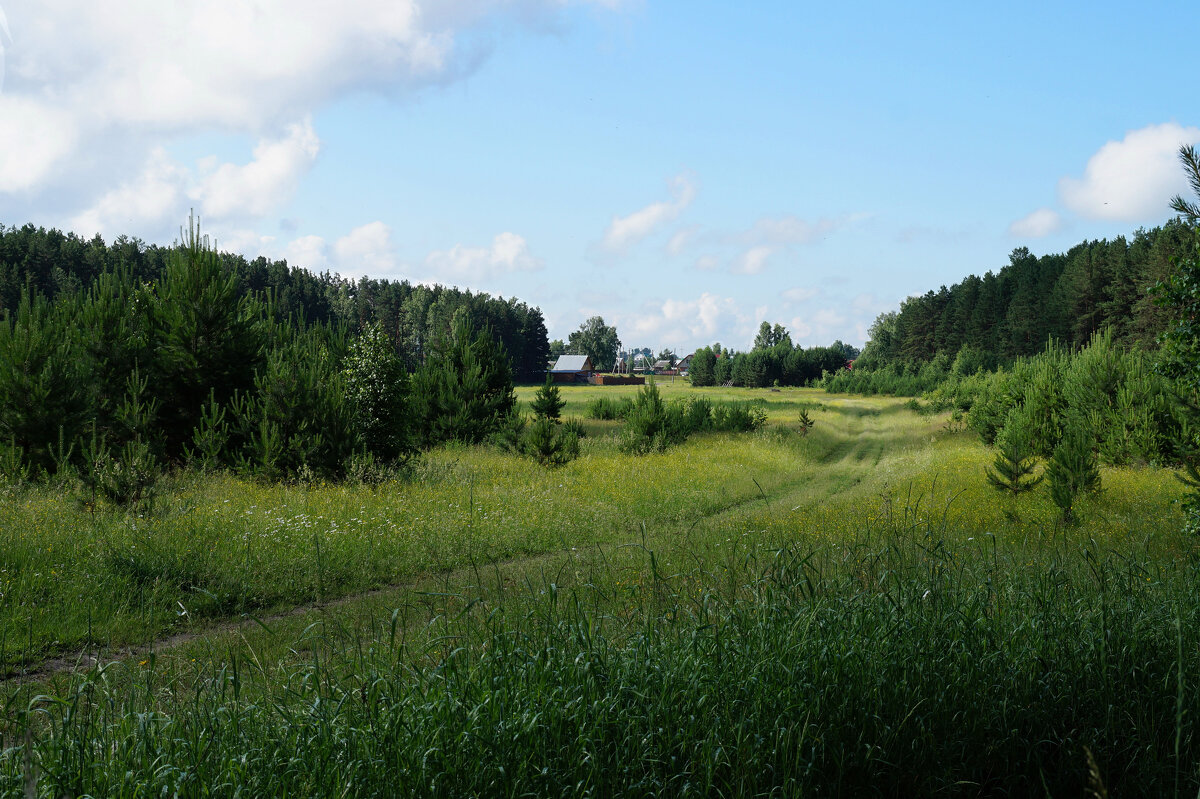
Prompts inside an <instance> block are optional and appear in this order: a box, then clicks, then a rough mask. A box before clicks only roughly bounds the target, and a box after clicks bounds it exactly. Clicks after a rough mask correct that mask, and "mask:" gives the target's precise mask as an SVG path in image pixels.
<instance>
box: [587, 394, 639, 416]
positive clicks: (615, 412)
mask: <svg viewBox="0 0 1200 799" xmlns="http://www.w3.org/2000/svg"><path fill="white" fill-rule="evenodd" d="M632 410H633V400H631V399H630V398H629V397H622V398H621V399H615V398H613V397H596V398H595V399H593V400H590V401H589V402H588V404H587V407H586V409H585V410H584V413H586V414H587V417H588V418H589V419H626V418H628V417H629V413H630V411H632Z"/></svg>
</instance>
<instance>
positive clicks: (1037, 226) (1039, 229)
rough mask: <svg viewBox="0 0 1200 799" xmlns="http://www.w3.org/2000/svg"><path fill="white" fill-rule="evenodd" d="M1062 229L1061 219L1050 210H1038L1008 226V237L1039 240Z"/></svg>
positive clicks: (1055, 212) (1056, 213)
mask: <svg viewBox="0 0 1200 799" xmlns="http://www.w3.org/2000/svg"><path fill="white" fill-rule="evenodd" d="M1061 228H1062V217H1061V216H1059V214H1058V212H1057V211H1055V210H1054V209H1052V208H1039V209H1037V210H1036V211H1034V212H1033V213H1031V214H1029V215H1028V216H1023V217H1021V218H1020V219H1018V220H1016V221H1015V222H1013V223H1012V224H1011V225H1009V226H1008V233H1009V235H1010V236H1016V237H1017V238H1022V239H1039V238H1041V237H1042V236H1049V235H1050V234H1051V233H1056V232H1058V231H1059V230H1060V229H1061Z"/></svg>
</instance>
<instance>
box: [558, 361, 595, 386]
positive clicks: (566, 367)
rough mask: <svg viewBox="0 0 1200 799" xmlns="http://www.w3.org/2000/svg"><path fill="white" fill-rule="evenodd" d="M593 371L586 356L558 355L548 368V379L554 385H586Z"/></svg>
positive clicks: (590, 362)
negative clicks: (552, 364)
mask: <svg viewBox="0 0 1200 799" xmlns="http://www.w3.org/2000/svg"><path fill="white" fill-rule="evenodd" d="M595 371H596V370H595V369H594V368H592V359H591V357H589V356H587V355H560V356H558V360H557V361H555V362H554V366H552V367H551V368H550V379H551V380H553V381H554V382H555V383H586V382H587V381H588V378H589V377H591V376H592V374H593V373H594V372H595Z"/></svg>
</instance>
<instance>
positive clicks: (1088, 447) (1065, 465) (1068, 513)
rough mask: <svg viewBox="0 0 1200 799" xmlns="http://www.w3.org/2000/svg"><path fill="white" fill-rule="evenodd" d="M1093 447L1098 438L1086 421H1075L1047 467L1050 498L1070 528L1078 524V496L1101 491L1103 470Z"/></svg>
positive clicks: (1076, 419)
mask: <svg viewBox="0 0 1200 799" xmlns="http://www.w3.org/2000/svg"><path fill="white" fill-rule="evenodd" d="M1094 444H1095V436H1094V435H1093V434H1092V432H1091V430H1090V429H1089V428H1088V426H1087V425H1086V424H1085V423H1084V422H1083V420H1082V419H1079V418H1075V419H1072V420H1070V421H1069V422H1068V423H1067V427H1066V430H1065V431H1064V433H1063V437H1062V440H1061V441H1060V442H1059V444H1058V446H1057V447H1055V449H1054V455H1053V456H1052V457H1051V458H1050V462H1049V463H1048V464H1047V465H1046V481H1047V483H1048V484H1049V486H1050V497H1051V499H1053V500H1054V504H1055V505H1057V506H1058V508H1059V510H1061V511H1062V518H1063V521H1065V522H1067V523H1068V524H1070V523H1072V522H1074V521H1075V515H1074V512H1073V509H1074V505H1075V499H1076V498H1077V497H1078V496H1079V494H1080V493H1082V492H1084V491H1098V490H1099V489H1100V467H1099V463H1098V461H1097V458H1096V452H1095V449H1094V446H1093V445H1094Z"/></svg>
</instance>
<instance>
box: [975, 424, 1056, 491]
mask: <svg viewBox="0 0 1200 799" xmlns="http://www.w3.org/2000/svg"><path fill="white" fill-rule="evenodd" d="M1030 428H1031V424H1030V420H1029V416H1028V414H1027V413H1026V412H1025V411H1024V410H1022V409H1015V410H1013V412H1012V413H1010V414H1009V417H1008V422H1007V423H1006V424H1005V425H1004V429H1002V430H1001V431H1000V433H999V435H997V436H996V457H995V460H993V461H992V465H991V467H990V468H987V469H985V474H986V475H987V480H988V483H990V484H991V485H992V486H993V487H994V488H996V489H997V490H999V491H1006V492H1008V493H1009V494H1011V495H1012V497H1013V498H1014V499H1016V498H1017V497H1018V496H1020V495H1021V494H1023V493H1025V492H1026V491H1032V490H1033V489H1034V488H1035V487H1037V485H1038V483H1040V482H1042V475H1038V476H1036V477H1034V476H1033V472H1034V470H1035V469H1036V468H1037V456H1036V455H1035V452H1034V447H1033V443H1032V441H1033V433H1032V431H1031V429H1030Z"/></svg>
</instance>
